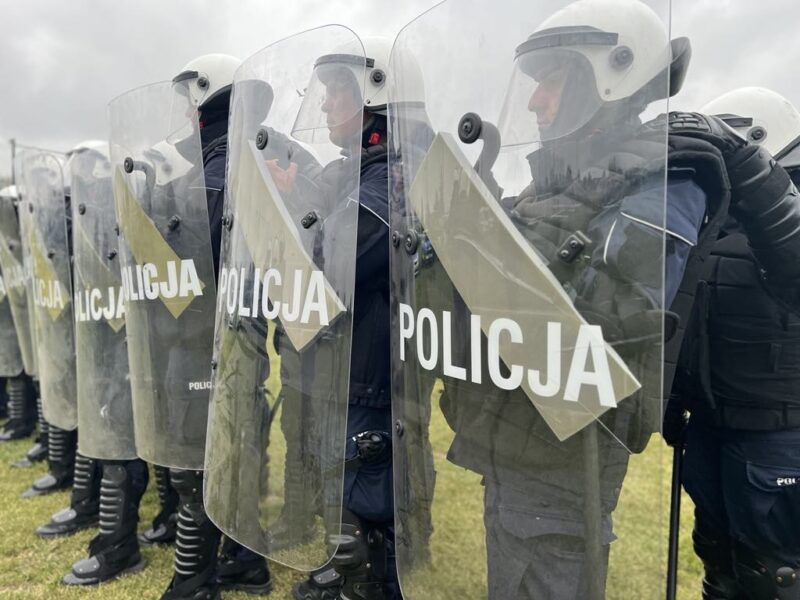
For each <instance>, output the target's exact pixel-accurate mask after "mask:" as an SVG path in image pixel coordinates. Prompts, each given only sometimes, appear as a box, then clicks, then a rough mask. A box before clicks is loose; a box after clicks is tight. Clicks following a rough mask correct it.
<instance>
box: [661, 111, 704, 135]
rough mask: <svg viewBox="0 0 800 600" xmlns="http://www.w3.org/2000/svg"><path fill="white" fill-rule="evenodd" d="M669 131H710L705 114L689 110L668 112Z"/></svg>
mask: <svg viewBox="0 0 800 600" xmlns="http://www.w3.org/2000/svg"><path fill="white" fill-rule="evenodd" d="M669 131H670V133H689V132H693V133H711V125H710V124H709V122H708V119H707V117H706V116H705V115H701V114H700V113H690V112H678V111H675V112H671V113H669Z"/></svg>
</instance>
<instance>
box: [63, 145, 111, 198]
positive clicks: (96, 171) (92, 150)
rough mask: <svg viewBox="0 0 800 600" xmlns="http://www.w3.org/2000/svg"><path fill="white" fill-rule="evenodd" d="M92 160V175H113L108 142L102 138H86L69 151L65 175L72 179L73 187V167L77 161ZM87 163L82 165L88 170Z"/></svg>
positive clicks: (103, 176) (100, 177) (98, 176)
mask: <svg viewBox="0 0 800 600" xmlns="http://www.w3.org/2000/svg"><path fill="white" fill-rule="evenodd" d="M84 160H92V161H93V163H92V165H91V168H92V172H91V174H92V176H93V177H95V178H97V179H102V178H106V177H110V176H111V163H110V162H109V149H108V142H103V141H101V140H86V141H83V142H81V143H80V144H77V145H76V146H74V147H73V148H72V149H71V150H69V152H67V164H66V167H65V168H64V173H65V176H66V177H68V178H69V180H70V187H72V178H73V173H72V171H73V169H75V164H76V161H84ZM86 166H87V165H86V163H83V164H82V165H81V169H83V170H84V172H85V170H86Z"/></svg>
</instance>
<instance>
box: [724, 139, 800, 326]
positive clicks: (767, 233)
mask: <svg viewBox="0 0 800 600" xmlns="http://www.w3.org/2000/svg"><path fill="white" fill-rule="evenodd" d="M728 174H729V176H730V179H731V186H732V188H733V197H732V200H733V202H732V203H731V210H730V212H731V214H732V215H733V216H734V217H735V218H736V220H737V221H738V222H739V223H740V224H741V225H742V228H743V229H744V231H745V233H746V234H747V239H748V243H749V245H750V248H751V250H752V251H753V254H754V255H755V257H756V260H758V262H759V264H760V266H761V268H762V274H763V277H764V281H765V283H766V285H767V287H768V288H769V290H770V291H771V292H772V293H773V295H774V296H775V297H776V299H778V300H779V301H781V302H782V303H783V304H785V305H787V306H788V308H789V309H790V310H792V311H793V312H800V194H798V192H797V188H795V186H794V184H793V183H792V180H791V178H790V177H789V174H788V173H786V171H785V170H784V169H783V167H781V166H780V165H778V164H777V163H776V162H775V160H774V159H773V158H772V157H771V156H770V155H769V153H768V152H767V151H766V150H764V149H763V148H760V147H758V146H748V147H747V148H745V149H743V150H740V151H739V152H737V153H736V156H735V157H734V160H731V161H730V162H729V164H728Z"/></svg>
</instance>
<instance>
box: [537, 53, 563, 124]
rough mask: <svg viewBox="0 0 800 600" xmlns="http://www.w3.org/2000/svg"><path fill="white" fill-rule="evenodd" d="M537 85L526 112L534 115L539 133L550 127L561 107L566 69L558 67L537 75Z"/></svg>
mask: <svg viewBox="0 0 800 600" xmlns="http://www.w3.org/2000/svg"><path fill="white" fill-rule="evenodd" d="M536 79H537V81H538V85H537V86H536V90H535V91H534V92H533V94H532V95H531V98H530V100H529V101H528V110H529V111H531V112H533V113H536V124H537V125H538V126H539V130H540V131H546V130H547V128H548V127H550V126H552V125H553V123H554V122H555V120H556V117H557V116H558V109H559V108H560V107H561V95H562V93H563V91H564V84H565V83H566V80H567V69H566V68H565V67H559V68H557V69H553V70H550V71H546V72H543V73H540V74H537V76H536Z"/></svg>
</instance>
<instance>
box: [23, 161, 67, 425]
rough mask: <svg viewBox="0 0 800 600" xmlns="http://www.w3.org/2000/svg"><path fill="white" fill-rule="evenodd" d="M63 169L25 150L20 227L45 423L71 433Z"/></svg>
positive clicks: (65, 204)
mask: <svg viewBox="0 0 800 600" xmlns="http://www.w3.org/2000/svg"><path fill="white" fill-rule="evenodd" d="M63 168H64V164H63V162H62V160H61V158H60V157H58V156H56V155H53V154H49V153H46V152H40V153H28V154H26V155H25V159H24V162H23V172H24V177H25V201H24V202H23V204H22V205H21V210H22V212H23V213H24V212H25V211H26V209H27V214H24V217H23V219H24V220H25V223H24V224H23V229H24V230H25V235H26V238H27V241H28V244H29V256H30V265H31V281H32V299H33V317H34V328H35V331H36V333H35V335H36V346H37V353H38V368H39V369H38V370H39V382H40V393H41V398H42V411H43V413H44V418H45V419H46V420H47V422H48V423H50V424H51V425H54V426H56V427H58V428H60V429H64V430H67V431H71V430H73V429H75V428H76V427H77V426H78V406H77V390H76V382H75V343H74V336H73V333H74V332H73V322H72V318H73V313H72V281H71V272H70V244H69V233H68V227H69V224H68V219H67V215H68V211H69V206H68V197H67V196H65V189H66V188H65V185H64V181H65V179H64V171H63Z"/></svg>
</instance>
